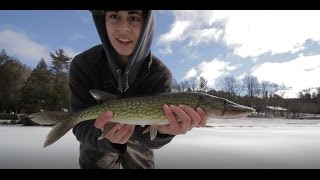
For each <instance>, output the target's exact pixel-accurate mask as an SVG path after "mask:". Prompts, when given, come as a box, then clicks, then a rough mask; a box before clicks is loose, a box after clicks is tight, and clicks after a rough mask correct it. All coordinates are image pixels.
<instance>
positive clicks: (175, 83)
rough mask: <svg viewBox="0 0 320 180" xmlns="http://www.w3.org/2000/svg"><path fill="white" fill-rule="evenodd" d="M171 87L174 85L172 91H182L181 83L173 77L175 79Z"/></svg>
mask: <svg viewBox="0 0 320 180" xmlns="http://www.w3.org/2000/svg"><path fill="white" fill-rule="evenodd" d="M171 87H172V91H174V92H180V91H181V86H180V84H179V83H178V82H177V80H176V79H175V78H173V80H172V84H171Z"/></svg>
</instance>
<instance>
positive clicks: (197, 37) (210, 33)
mask: <svg viewBox="0 0 320 180" xmlns="http://www.w3.org/2000/svg"><path fill="white" fill-rule="evenodd" d="M222 33H223V31H222V30H221V29H217V28H206V29H199V30H195V32H194V33H193V34H191V35H190V37H191V40H190V42H189V44H188V45H189V46H196V45H198V44H200V43H206V44H208V43H210V42H214V41H218V39H219V37H220V36H221V35H222Z"/></svg>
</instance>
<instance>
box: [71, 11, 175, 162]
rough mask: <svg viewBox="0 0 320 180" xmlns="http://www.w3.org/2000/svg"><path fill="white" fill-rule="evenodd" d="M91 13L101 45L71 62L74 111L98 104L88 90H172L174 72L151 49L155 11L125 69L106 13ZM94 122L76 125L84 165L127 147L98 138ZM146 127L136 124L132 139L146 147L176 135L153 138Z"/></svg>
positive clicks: (130, 92) (126, 93) (149, 14)
mask: <svg viewBox="0 0 320 180" xmlns="http://www.w3.org/2000/svg"><path fill="white" fill-rule="evenodd" d="M92 16H93V19H94V22H95V25H96V28H97V31H98V33H99V36H100V39H101V42H102V45H97V46H94V47H92V48H90V49H88V50H86V51H84V52H83V53H81V54H79V55H77V56H75V57H74V59H73V60H72V62H71V66H70V71H69V78H70V79H69V87H70V110H71V113H75V112H77V111H79V110H81V109H84V108H87V107H89V106H92V105H96V104H97V102H96V101H95V99H94V98H93V97H92V96H91V94H90V93H89V90H90V89H98V90H102V91H107V92H109V93H112V94H116V95H118V96H134V95H142V94H153V93H162V92H170V91H171V81H172V75H171V72H170V71H169V69H168V68H167V67H166V66H165V65H164V64H163V63H162V62H161V61H160V60H159V59H158V58H157V57H155V56H154V55H152V54H151V51H150V46H151V42H152V38H153V33H154V26H155V22H154V21H155V16H154V12H153V11H147V14H146V17H145V18H146V19H145V21H144V22H145V23H144V25H143V30H142V31H141V35H140V37H139V40H138V43H137V46H136V48H135V50H134V52H133V54H132V56H131V58H130V60H129V61H128V65H127V66H126V68H125V71H124V72H122V70H121V69H120V68H119V67H118V66H117V63H116V59H115V50H114V49H113V48H112V46H111V44H110V42H109V41H108V37H107V34H106V28H105V19H104V12H103V11H101V12H100V11H92ZM94 122H95V120H89V121H84V122H81V123H79V124H78V125H77V126H75V127H74V128H73V133H74V135H75V136H76V138H77V140H78V141H80V165H81V167H86V168H88V167H89V168H90V167H93V168H94V167H95V161H98V160H99V159H100V158H102V157H103V156H105V152H113V153H117V154H119V155H122V154H124V153H125V152H126V149H127V144H116V143H111V142H110V141H109V140H107V139H103V140H97V139H98V137H99V136H100V135H101V130H99V129H97V128H95V127H94ZM145 128H147V127H141V126H136V127H135V132H134V134H133V135H132V137H131V138H130V140H132V141H139V143H140V144H141V145H143V146H144V147H145V148H150V149H156V148H160V147H162V146H164V145H165V144H167V143H169V142H170V141H171V140H172V138H173V137H174V136H172V135H165V134H160V133H158V135H157V137H156V139H154V140H153V141H151V140H150V136H149V134H148V133H142V132H143V131H144V129H145Z"/></svg>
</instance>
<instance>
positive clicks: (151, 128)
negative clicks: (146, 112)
mask: <svg viewBox="0 0 320 180" xmlns="http://www.w3.org/2000/svg"><path fill="white" fill-rule="evenodd" d="M149 131H150V139H151V141H152V140H154V139H155V138H156V136H157V133H158V125H157V124H151V125H150V126H149V127H147V128H146V129H145V130H144V131H143V132H142V133H143V134H145V133H147V132H149Z"/></svg>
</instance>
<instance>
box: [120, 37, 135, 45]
mask: <svg viewBox="0 0 320 180" xmlns="http://www.w3.org/2000/svg"><path fill="white" fill-rule="evenodd" d="M117 41H119V42H120V43H125V44H128V43H131V42H132V41H131V40H130V39H127V38H117Z"/></svg>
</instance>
